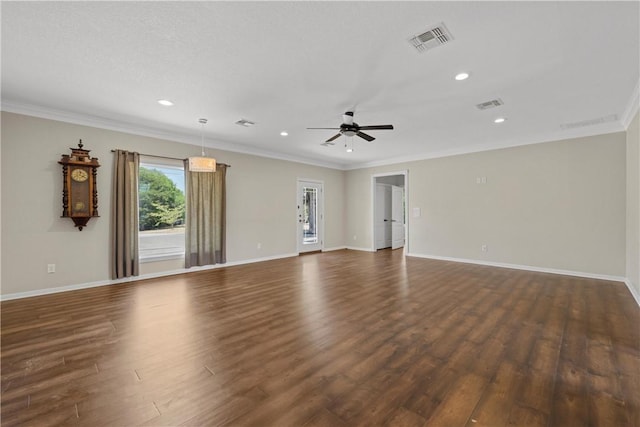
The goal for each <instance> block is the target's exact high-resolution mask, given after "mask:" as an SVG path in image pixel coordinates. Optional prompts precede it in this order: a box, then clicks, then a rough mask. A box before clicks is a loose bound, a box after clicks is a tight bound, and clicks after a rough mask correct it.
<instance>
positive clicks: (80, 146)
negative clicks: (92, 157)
mask: <svg viewBox="0 0 640 427" xmlns="http://www.w3.org/2000/svg"><path fill="white" fill-rule="evenodd" d="M78 147H79V148H82V140H80V142H78Z"/></svg>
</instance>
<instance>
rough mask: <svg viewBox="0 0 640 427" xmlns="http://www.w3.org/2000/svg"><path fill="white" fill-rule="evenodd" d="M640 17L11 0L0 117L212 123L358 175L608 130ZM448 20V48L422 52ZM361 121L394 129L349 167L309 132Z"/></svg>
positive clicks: (221, 132)
mask: <svg viewBox="0 0 640 427" xmlns="http://www.w3.org/2000/svg"><path fill="white" fill-rule="evenodd" d="M639 5H640V3H638V2H635V1H634V2H610V1H604V2H4V1H3V2H2V5H1V7H2V10H1V12H2V109H3V110H5V111H15V112H26V113H30V114H34V115H40V116H43V117H52V118H62V119H65V120H68V121H74V122H79V123H86V124H93V125H95V126H102V127H107V128H115V129H124V130H128V131H132V132H136V133H141V134H149V135H155V136H163V137H167V138H170V139H175V140H179V141H183V142H194V143H199V140H200V125H199V124H198V119H199V118H201V117H204V118H208V119H209V123H208V124H207V125H206V127H205V131H206V138H207V144H208V145H210V146H215V147H219V148H224V149H231V150H234V151H241V152H250V153H256V154H263V155H268V156H273V157H279V158H289V159H297V160H301V161H305V162H309V163H315V164H323V165H329V166H333V167H337V168H347V169H348V168H354V167H359V166H365V165H374V164H384V163H393V162H394V161H400V160H407V159H419V158H428V157H436V156H441V155H446V154H454V153H461V152H472V151H478V150H483V149H489V148H497V147H505V146H512V145H519V144H525V143H534V142H542V141H548V140H554V139H562V138H567V137H573V136H578V135H587V134H598V133H606V132H612V131H617V130H623V129H624V127H625V120H627V119H628V116H629V115H630V114H631V112H633V111H635V108H636V106H637V103H638V99H637V92H638V86H637V85H638V78H639V76H640V71H639V63H640V58H639V55H640V53H639V52H640V36H639V13H640V9H639ZM440 22H444V23H445V25H446V26H447V27H448V29H449V30H450V32H451V33H452V35H453V37H454V40H453V41H452V42H450V43H448V44H445V45H442V46H440V47H437V48H436V49H434V50H431V51H428V52H424V53H418V52H417V51H416V50H415V49H414V48H413V47H412V46H411V44H410V43H409V42H408V40H409V38H411V37H412V36H414V35H417V34H420V33H422V32H423V31H424V30H426V29H427V28H428V27H429V26H430V25H432V24H437V23H440ZM460 71H467V72H469V73H470V74H471V77H470V78H469V79H467V80H465V81H462V82H458V81H455V80H454V75H455V74H456V73H458V72H460ZM634 96H635V98H634ZM161 98H167V99H170V100H172V101H173V102H174V103H175V106H173V107H169V108H167V107H162V106H160V105H158V104H157V102H156V101H157V100H158V99H161ZM494 98H501V99H502V100H503V101H504V105H503V106H501V107H498V108H496V109H492V110H485V111H480V110H478V109H477V108H476V107H475V104H478V103H481V102H483V101H488V100H491V99H494ZM353 107H355V109H356V122H358V123H359V124H360V125H369V124H393V125H394V126H395V130H393V131H389V130H379V131H369V132H368V133H369V134H371V135H373V136H375V137H376V138H377V139H376V140H375V141H374V142H373V143H371V144H367V143H365V142H364V141H363V140H361V139H359V138H354V142H355V152H353V153H346V151H345V149H344V145H343V143H344V137H342V138H341V139H339V140H338V141H337V142H338V144H336V145H335V146H333V147H324V146H321V145H320V143H321V142H323V141H324V140H326V139H327V138H329V137H330V136H332V135H333V134H334V133H335V132H333V131H322V130H306V129H305V128H307V127H337V126H339V124H340V123H341V122H342V113H343V112H344V111H346V110H348V109H351V108H353ZM612 115H615V116H616V120H614V121H609V122H606V123H602V124H596V125H591V126H581V127H575V128H569V129H566V128H563V127H562V125H563V124H569V123H575V122H582V121H585V120H593V119H600V118H602V117H607V116H612ZM497 116H504V117H507V121H506V122H505V123H503V124H501V125H496V124H494V123H493V119H494V118H495V117H497ZM241 118H245V119H249V120H252V121H255V122H256V123H257V125H256V126H254V127H252V128H244V127H240V126H238V125H235V124H234V122H236V121H237V120H239V119H241ZM282 130H286V131H288V132H289V136H288V137H282V136H280V131H282ZM114 148H115V147H114Z"/></svg>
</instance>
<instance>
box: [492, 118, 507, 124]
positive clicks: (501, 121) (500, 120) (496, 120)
mask: <svg viewBox="0 0 640 427" xmlns="http://www.w3.org/2000/svg"><path fill="white" fill-rule="evenodd" d="M505 120H507V119H505V118H504V117H498V118H497V119H495V120H494V121H493V123H504V121H505Z"/></svg>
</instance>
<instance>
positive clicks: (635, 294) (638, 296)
mask: <svg viewBox="0 0 640 427" xmlns="http://www.w3.org/2000/svg"><path fill="white" fill-rule="evenodd" d="M624 284H625V285H627V288H628V289H629V292H631V295H632V296H633V299H634V300H636V303H637V304H638V307H640V293H638V291H637V290H636V288H634V287H633V285H632V284H631V280H629V279H625V280H624Z"/></svg>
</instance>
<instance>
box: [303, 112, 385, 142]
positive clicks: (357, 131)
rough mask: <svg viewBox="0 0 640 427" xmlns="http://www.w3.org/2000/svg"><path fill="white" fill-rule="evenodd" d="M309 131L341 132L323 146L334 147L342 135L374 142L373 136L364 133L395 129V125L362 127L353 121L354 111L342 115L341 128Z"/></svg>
mask: <svg viewBox="0 0 640 427" xmlns="http://www.w3.org/2000/svg"><path fill="white" fill-rule="evenodd" d="M307 129H333V130H338V131H339V132H338V133H337V134H336V135H334V136H332V137H331V138H329V139H327V140H326V141H325V142H323V143H322V145H333V144H335V142H333V141H334V140H336V139H338V138H339V137H340V135H344V136H354V135H357V136H359V137H360V138H362V139H364V140H365V141H367V142H371V141H373V140H374V139H375V138H374V137H372V136H371V135H367V134H366V133H364V132H362V131H363V130H381V129H391V130H392V129H393V125H371V126H360V125H359V124H357V123H356V122H354V121H353V111H347V112H346V113H344V114H343V115H342V124H341V125H340V127H339V128H307Z"/></svg>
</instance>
